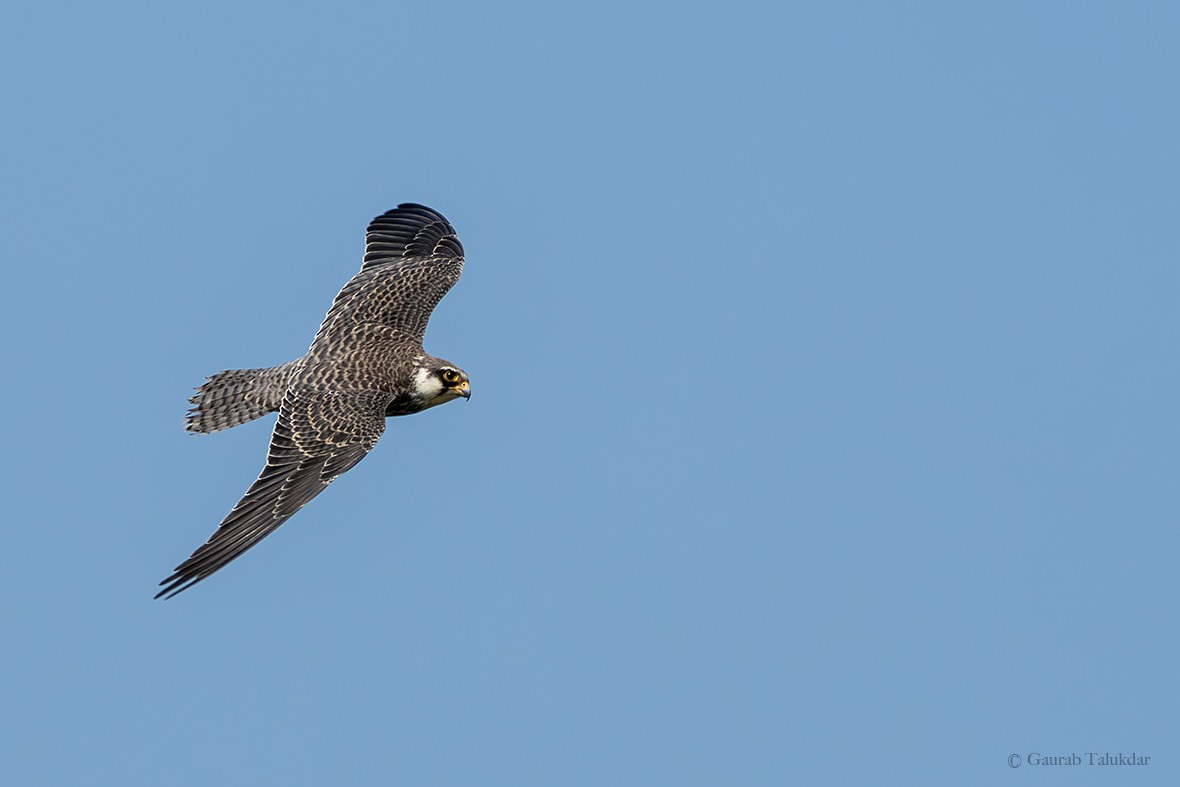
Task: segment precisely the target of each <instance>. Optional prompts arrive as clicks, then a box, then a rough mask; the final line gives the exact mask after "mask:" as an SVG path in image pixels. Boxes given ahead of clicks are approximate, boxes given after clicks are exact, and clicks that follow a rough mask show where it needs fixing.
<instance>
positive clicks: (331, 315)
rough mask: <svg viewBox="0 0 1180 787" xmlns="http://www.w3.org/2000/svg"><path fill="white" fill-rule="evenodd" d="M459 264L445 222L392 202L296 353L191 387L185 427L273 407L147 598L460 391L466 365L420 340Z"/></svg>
mask: <svg viewBox="0 0 1180 787" xmlns="http://www.w3.org/2000/svg"><path fill="white" fill-rule="evenodd" d="M462 271H463V246H462V245H461V244H460V243H459V239H458V238H457V237H456V236H455V230H454V228H453V227H451V225H450V223H449V222H448V221H447V220H446V219H445V218H443V216H442V215H441V214H439V213H437V212H436V211H433V210H431V209H430V208H427V207H425V206H424V205H415V204H413V203H405V204H402V205H398V206H397V207H396V208H395V209H393V210H391V211H389V212H388V213H384V214H382V215H380V216H378V217H377V218H375V219H373V221H372V222H371V223H370V224H369V229H368V232H367V233H366V235H365V256H364V262H363V264H362V265H361V269H360V272H359V273H357V274H356V275H355V276H353V277H352V279H351V280H350V281H349V282H348V283H347V284H345V285H344V288H343V289H342V290H340V292H339V294H337V295H336V299H335V300H334V301H333V302H332V307H331V308H330V309H329V310H328V315H327V316H326V317H325V318H324V322H323V324H322V325H321V326H320V329H319V331H318V332H316V335H315V338H314V339H312V342H311V347H310V348H309V349H308V351H307V354H306V355H304V356H303V357H302V358H297V359H295V360H294V361H289V362H288V363H284V364H281V365H279V366H272V367H270V368H269V369H234V370H230V371H225V372H219V373H218V374H215V375H213V376H212V377H210V378H209V379H208V380H206V381H205V384H204V385H202V386H201V387H200V388H198V389H197V392H196V394H195V395H194V396H193V397H192V398H191V399H190V400H189V402H190V403H191V404H192V405H193V408H192V409H191V410H189V412H188V416H187V421H186V423H185V429H187V430H188V431H190V432H196V433H201V434H207V433H210V432H217V431H220V430H222V429H228V428H230V427H231V426H237V425H238V424H242V423H246V422H247V421H251V420H253V419H255V418H258V417H260V416H262V415H265V414H267V413H272V412H275V411H278V414H279V417H278V420H277V421H276V422H275V427H274V431H273V433H272V434H271V438H270V448H269V449H268V451H267V455H266V466H265V467H263V468H262V472H261V473H260V474H259V476H258V480H257V481H255V482H254V483H253V484H252V485H251V486H250V488H249V489H248V490H246V494H245V495H243V496H242V499H241V500H239V501H238V504H237V505H235V506H234V507H233V510H232V511H230V512H229V514H227V515H226V517H225V519H224V520H222V522H221V524H220V525H219V526H218V527H217V530H216V531H215V532H214V533H213V535H212V536H210V538H209V540H208V541H206V542H205V543H204V544H202V545H201V546H200V547H199V548H198V549H197V551H195V552H193V554H192V555H191V556H190V557H189V558H188V560H185V561H184V562H183V563H181V564H180V565H179V566H177V567H176V570H175V571H173V572H172V575H171V576H169V577H168V578H167V579H165V580H164V581H163V582H161V583H160V585H161V586H163V590H161V591H160V592H159V593H157V594H156V598H160V597H161V596H165V597H169V598H170V597H172V596H174V595H176V594H177V593H179V592H180V591H182V590H185V589H187V588H190V587H192V586H193V585H195V584H196V583H198V582H200V581H201V580H203V579H205V578H206V577H208V576H209V575H210V574H213V573H214V572H216V571H218V570H219V569H221V568H223V567H224V566H225V565H226V564H227V563H229V562H230V561H232V560H234V559H235V558H237V557H238V556H239V555H241V554H242V553H243V552H245V551H246V550H247V549H249V548H250V547H252V546H254V545H255V544H257V543H258V542H259V541H261V540H262V539H263V538H265V537H266V536H267V535H269V534H270V533H272V532H274V530H275V528H277V527H278V526H279V525H281V524H283V523H284V522H286V521H287V520H288V519H290V518H291V516H292V515H293V514H294V513H295V512H296V511H298V510H299V509H300V508H302V507H303V505H304V504H305V503H307V501H309V500H311V499H312V498H313V497H315V496H316V495H318V494H319V493H320V492H322V491H323V490H324V488H325V487H327V486H328V484H330V483H331V482H332V481H333V479H335V478H336V477H337V476H339V475H340V474H341V473H343V472H345V471H346V470H348V469H350V468H352V467H353V466H354V465H355V464H356V463H357V462H359V461H360V460H361V459H363V458H364V457H365V455H366V454H367V453H369V451H370V450H371V449H372V448H373V446H374V445H375V444H376V443H377V439H378V438H379V437H381V433H382V432H384V431H385V419H386V418H388V417H392V416H395V415H410V414H411V413H417V412H421V411H422V410H425V409H426V408H428V407H434V406H435V405H440V404H443V403H445V402H449V401H451V400H452V399H457V398H459V397H462V398H463V399H469V398H470V397H471V388H470V383H469V382H468V379H467V373H466V372H464V371H463V370H462V369H460V368H459V367H458V366H456V365H455V364H453V363H451V362H449V361H444V360H443V359H442V358H435V357H434V356H433V355H430V354H429V353H427V352H426V351H425V350H423V349H422V336H423V334H424V333H425V332H426V322H427V320H429V319H430V313H431V312H432V311H433V310H434V307H435V306H436V305H438V302H439V301H440V300H441V299H442V297H443V296H444V295H446V293H447V291H448V290H450V289H451V287H453V286H454V284H455V282H457V281H458V280H459V274H460V273H462Z"/></svg>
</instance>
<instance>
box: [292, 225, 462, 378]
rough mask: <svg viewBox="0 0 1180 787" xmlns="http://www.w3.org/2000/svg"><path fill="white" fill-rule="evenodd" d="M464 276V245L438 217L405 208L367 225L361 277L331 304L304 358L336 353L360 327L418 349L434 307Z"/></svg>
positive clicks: (346, 285) (343, 289)
mask: <svg viewBox="0 0 1180 787" xmlns="http://www.w3.org/2000/svg"><path fill="white" fill-rule="evenodd" d="M462 273H463V245H462V244H461V243H459V238H458V237H457V236H456V234H455V229H454V227H452V226H451V224H450V222H448V221H447V220H446V219H445V218H444V217H443V216H442V214H440V213H438V212H436V211H434V210H431V209H430V208H427V207H425V206H423V205H416V204H413V203H404V204H402V205H399V206H398V207H396V208H395V209H393V210H391V211H389V212H388V213H384V214H382V215H380V216H378V217H377V218H375V219H373V221H372V222H371V223H370V224H369V229H368V232H367V233H366V234H365V257H364V263H363V264H362V265H361V269H360V271H359V272H358V273H357V274H356V275H355V276H353V277H352V279H351V280H350V281H349V282H348V283H347V284H345V285H344V287H343V288H342V289H341V290H340V292H339V293H338V294H337V295H336V298H335V300H334V301H333V302H332V308H331V309H329V310H328V314H327V316H326V317H325V318H324V322H323V324H322V325H321V326H320V330H319V332H318V333H317V334H316V338H315V340H314V341H313V342H312V345H311V350H310V351H309V355H311V356H313V357H314V356H315V355H316V354H317V351H318V350H321V349H335V348H338V347H339V346H340V344H341V343H342V342H344V341H346V340H347V339H348V337H350V336H353V335H355V332H356V327H357V326H358V325H360V324H362V323H364V324H376V325H381V326H384V327H385V328H387V329H389V330H390V331H392V332H393V333H394V334H396V335H397V336H398V337H400V338H402V339H403V340H405V341H408V342H412V343H415V344H417V345H419V346H421V344H422V337H423V335H424V334H425V333H426V323H427V322H428V321H429V320H430V314H431V312H433V311H434V307H435V306H437V305H438V302H439V301H440V300H442V297H443V296H444V295H446V294H447V292H448V291H449V290H450V289H451V287H453V286H455V282H457V281H459V276H460V275H461V274H462Z"/></svg>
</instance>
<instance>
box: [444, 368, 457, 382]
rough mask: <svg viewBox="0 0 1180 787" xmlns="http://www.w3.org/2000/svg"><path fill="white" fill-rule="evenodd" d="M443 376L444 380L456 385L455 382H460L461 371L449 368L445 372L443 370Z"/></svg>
mask: <svg viewBox="0 0 1180 787" xmlns="http://www.w3.org/2000/svg"><path fill="white" fill-rule="evenodd" d="M442 377H443V382H444V383H448V384H450V385H454V384H455V383H457V382H459V373H458V372H456V371H455V370H454V369H447V370H446V371H445V372H443V375H442Z"/></svg>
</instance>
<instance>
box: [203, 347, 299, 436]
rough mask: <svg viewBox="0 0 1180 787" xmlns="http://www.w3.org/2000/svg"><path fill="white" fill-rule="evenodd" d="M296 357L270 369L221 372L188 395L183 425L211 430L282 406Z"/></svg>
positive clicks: (244, 421) (227, 426)
mask: <svg viewBox="0 0 1180 787" xmlns="http://www.w3.org/2000/svg"><path fill="white" fill-rule="evenodd" d="M294 365H295V361H291V362H290V363H285V364H282V365H281V366H272V367H270V368H268V369H230V370H228V371H224V372H218V373H217V374H215V375H213V376H212V377H210V378H209V379H207V380H206V381H205V384H204V385H202V386H201V387H200V388H197V392H196V393H195V394H193V396H192V397H190V398H189V400H188V401H189V404H191V405H193V408H192V409H191V410H189V411H188V415H187V416H186V418H185V424H184V428H185V429H186V430H187V431H189V432H198V433H200V434H209V433H210V432H219V431H221V430H222V429H229V428H230V427H231V426H237V425H238V424H244V423H246V422H247V421H253V420H254V419H255V418H259V417H261V416H263V415H266V414H267V413H273V412H275V411H276V410H278V409H279V404H280V403H281V402H282V401H283V392H284V391H286V390H287V382H288V380H289V379H290V376H291V371H292V369H293V367H294Z"/></svg>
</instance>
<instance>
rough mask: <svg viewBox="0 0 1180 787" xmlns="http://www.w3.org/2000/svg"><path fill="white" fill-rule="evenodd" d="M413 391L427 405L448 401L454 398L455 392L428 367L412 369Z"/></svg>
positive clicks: (432, 405)
mask: <svg viewBox="0 0 1180 787" xmlns="http://www.w3.org/2000/svg"><path fill="white" fill-rule="evenodd" d="M414 393H415V394H417V395H418V396H420V397H421V398H422V403H423V404H424V405H426V406H427V407H434V406H435V405H436V404H442V403H444V402H449V401H451V400H452V399H454V398H455V393H454V392H453V391H450V390H448V389H447V387H446V386H445V385H443V383H442V380H440V379H438V375H436V374H435V373H434V372H432V371H430V370H429V369H421V368H419V369H415V370H414Z"/></svg>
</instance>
